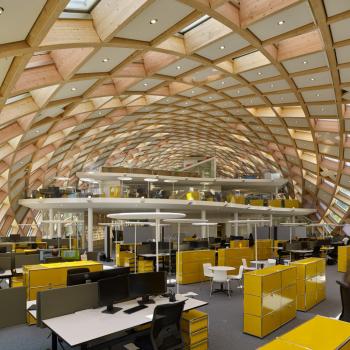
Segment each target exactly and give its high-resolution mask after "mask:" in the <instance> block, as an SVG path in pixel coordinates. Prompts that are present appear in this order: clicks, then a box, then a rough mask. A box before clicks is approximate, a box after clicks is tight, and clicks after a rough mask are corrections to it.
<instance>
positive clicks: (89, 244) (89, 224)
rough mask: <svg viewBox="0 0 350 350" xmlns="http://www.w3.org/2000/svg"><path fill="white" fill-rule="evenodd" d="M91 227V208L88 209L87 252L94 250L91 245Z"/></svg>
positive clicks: (92, 218)
mask: <svg viewBox="0 0 350 350" xmlns="http://www.w3.org/2000/svg"><path fill="white" fill-rule="evenodd" d="M93 227H94V211H93V209H92V208H88V252H92V251H93V250H94V243H93V236H92V233H93Z"/></svg>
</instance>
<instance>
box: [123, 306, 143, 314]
mask: <svg viewBox="0 0 350 350" xmlns="http://www.w3.org/2000/svg"><path fill="white" fill-rule="evenodd" d="M146 308H147V305H143V304H141V305H138V306H135V307H132V308H130V309H127V310H124V312H125V313H126V314H129V315H130V314H133V313H135V312H137V311H140V310H143V309H146Z"/></svg>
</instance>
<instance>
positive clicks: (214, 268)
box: [209, 266, 236, 296]
mask: <svg viewBox="0 0 350 350" xmlns="http://www.w3.org/2000/svg"><path fill="white" fill-rule="evenodd" d="M209 270H211V271H226V272H228V271H233V270H236V268H235V267H232V266H210V267H209ZM220 292H221V293H225V294H227V295H228V296H229V295H230V294H229V293H230V291H229V290H228V289H224V283H223V282H221V283H220V288H219V289H214V290H213V291H212V294H214V293H220Z"/></svg>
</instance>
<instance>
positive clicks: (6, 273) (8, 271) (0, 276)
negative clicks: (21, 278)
mask: <svg viewBox="0 0 350 350" xmlns="http://www.w3.org/2000/svg"><path fill="white" fill-rule="evenodd" d="M11 276H12V271H11V270H5V271H4V272H3V273H0V278H6V277H11Z"/></svg>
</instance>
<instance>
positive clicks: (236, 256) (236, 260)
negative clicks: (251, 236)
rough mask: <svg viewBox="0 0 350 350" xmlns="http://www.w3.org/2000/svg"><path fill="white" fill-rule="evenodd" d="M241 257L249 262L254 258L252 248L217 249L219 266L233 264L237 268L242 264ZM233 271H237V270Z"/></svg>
mask: <svg viewBox="0 0 350 350" xmlns="http://www.w3.org/2000/svg"><path fill="white" fill-rule="evenodd" d="M231 242H232V241H231ZM233 242H234V241H233ZM242 259H246V260H247V263H248V264H249V263H250V261H252V260H254V250H253V249H251V248H226V249H218V265H219V266H233V267H235V268H236V269H238V268H239V267H240V266H241V265H242ZM233 273H237V271H234V272H233Z"/></svg>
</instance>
